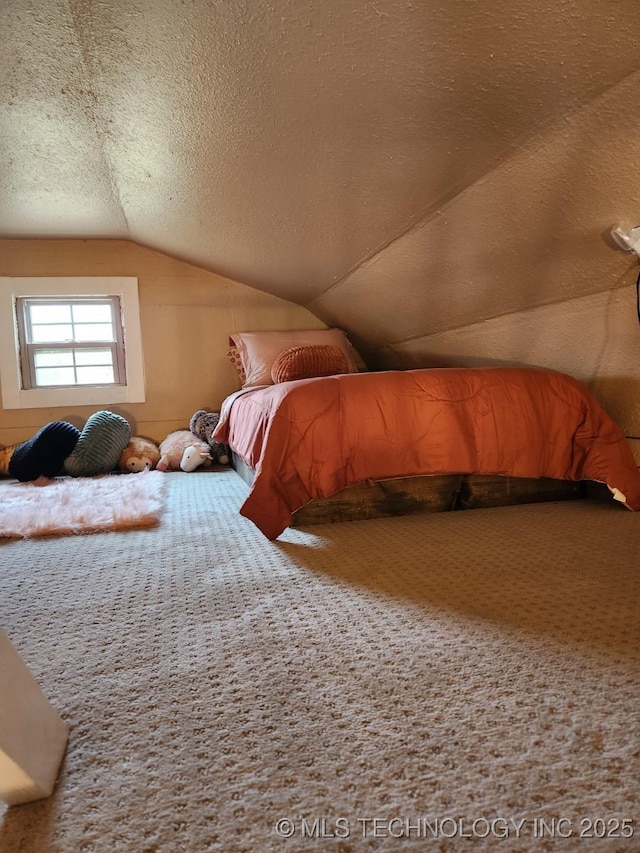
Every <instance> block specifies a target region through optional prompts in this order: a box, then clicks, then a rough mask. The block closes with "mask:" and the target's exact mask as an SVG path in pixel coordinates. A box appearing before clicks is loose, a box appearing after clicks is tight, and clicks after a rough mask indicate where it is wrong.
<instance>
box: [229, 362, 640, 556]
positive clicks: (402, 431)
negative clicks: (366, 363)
mask: <svg viewBox="0 0 640 853" xmlns="http://www.w3.org/2000/svg"><path fill="white" fill-rule="evenodd" d="M214 437H215V439H216V440H217V441H221V442H224V443H226V444H229V445H230V446H231V448H232V449H233V450H234V451H235V452H236V453H237V454H238V455H239V456H240V458H241V459H243V460H244V461H245V462H246V463H247V464H248V465H249V466H251V467H252V468H254V469H255V472H256V476H255V480H254V483H253V486H252V488H251V492H250V494H249V496H248V497H247V499H246V501H245V502H244V504H243V506H242V508H241V510H240V512H241V513H242V515H244V516H246V517H247V518H249V519H251V520H252V521H253V522H254V523H255V524H256V525H257V526H258V528H259V529H260V530H261V531H262V532H263V533H264V534H265V536H267V537H268V538H269V539H275V538H277V537H278V536H279V535H280V533H282V531H283V530H284V529H285V528H286V527H287V526H288V525H289V524H290V523H291V515H292V513H293V512H295V510H297V509H299V508H300V507H302V506H304V505H305V504H306V503H308V501H310V500H312V499H313V498H319V497H328V496H329V495H332V494H334V493H335V492H337V491H339V490H340V489H343V488H346V487H347V486H351V485H355V484H356V483H359V482H362V481H363V480H368V479H372V480H384V479H389V478H392V477H410V476H417V475H429V474H449V473H457V474H465V473H476V474H502V475H509V476H512V477H529V478H538V477H552V478H555V479H564V480H583V479H586V480H598V481H601V482H603V483H607V485H608V486H609V487H610V488H611V489H612V490H613V489H617V490H619V492H620V493H621V494H620V495H619V496H618V497H619V499H620V500H621V501H622V502H623V503H625V504H626V506H627V507H628V508H629V509H632V510H640V472H639V471H638V467H637V466H636V464H635V462H634V459H633V455H632V453H631V450H630V448H629V444H628V442H627V440H626V439H625V437H624V435H623V434H622V432H621V430H620V429H619V427H618V426H617V425H616V424H615V423H614V422H613V420H612V419H611V418H610V417H609V415H608V414H607V413H606V412H605V411H604V409H603V408H602V407H601V406H600V404H599V403H598V402H597V401H596V399H595V398H594V397H593V395H592V394H591V392H590V391H589V390H588V389H587V388H586V386H584V385H583V384H582V383H580V382H578V381H577V380H575V379H572V378H571V377H569V376H565V375H563V374H560V373H555V372H553V371H548V370H536V369H528V368H499V367H498V368H480V369H477V368H439V369H434V370H431V369H430V370H409V371H384V372H380V373H360V374H347V375H340V376H329V377H324V378H320V379H302V380H298V381H295V382H283V383H281V384H278V385H270V386H264V387H261V388H258V389H255V390H250V391H244V392H240V393H239V394H236V395H232V397H231V398H228V399H227V401H225V405H224V406H223V411H222V419H221V422H220V424H219V425H218V428H217V429H216V432H215V435H214Z"/></svg>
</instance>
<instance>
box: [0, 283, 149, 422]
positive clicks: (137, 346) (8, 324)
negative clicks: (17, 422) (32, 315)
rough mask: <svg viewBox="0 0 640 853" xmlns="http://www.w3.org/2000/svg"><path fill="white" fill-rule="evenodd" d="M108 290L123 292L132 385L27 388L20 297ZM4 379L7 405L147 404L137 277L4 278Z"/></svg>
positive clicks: (0, 345) (0, 354) (0, 342)
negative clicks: (20, 333) (18, 307)
mask: <svg viewBox="0 0 640 853" xmlns="http://www.w3.org/2000/svg"><path fill="white" fill-rule="evenodd" d="M105 295H106V296H117V297H118V298H119V300H120V306H121V311H122V325H123V327H124V335H125V340H124V344H125V346H124V355H125V371H126V384H125V385H89V386H87V385H76V386H65V387H60V386H58V387H40V388H29V389H24V388H22V387H21V385H22V382H21V376H20V344H19V340H20V339H19V336H18V320H17V316H16V299H17V298H19V297H34V298H45V299H46V298H48V297H55V296H60V297H75V298H82V297H86V296H105ZM0 383H1V386H2V405H3V408H5V409H31V408H56V407H60V406H87V405H89V406H103V405H106V404H113V403H144V402H145V386H144V362H143V354H142V335H141V330H140V308H139V302H138V279H137V278H134V277H132V276H64V277H59V276H56V277H16V276H3V277H0Z"/></svg>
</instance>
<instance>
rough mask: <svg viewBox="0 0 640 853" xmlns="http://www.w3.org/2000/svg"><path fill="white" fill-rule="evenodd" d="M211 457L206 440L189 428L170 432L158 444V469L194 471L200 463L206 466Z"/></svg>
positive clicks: (209, 462)
mask: <svg viewBox="0 0 640 853" xmlns="http://www.w3.org/2000/svg"><path fill="white" fill-rule="evenodd" d="M211 462H212V458H211V452H210V450H209V445H208V444H207V443H206V441H202V440H201V439H199V438H197V437H196V436H195V435H194V434H193V433H192V432H191V430H188V429H178V430H175V432H170V433H169V435H168V436H167V437H166V438H165V439H164V441H162V442H161V444H160V461H159V462H158V464H157V465H156V468H157V469H158V471H179V470H182V471H195V470H196V468H199V467H200V466H201V465H204V466H205V467H208V466H210V465H211Z"/></svg>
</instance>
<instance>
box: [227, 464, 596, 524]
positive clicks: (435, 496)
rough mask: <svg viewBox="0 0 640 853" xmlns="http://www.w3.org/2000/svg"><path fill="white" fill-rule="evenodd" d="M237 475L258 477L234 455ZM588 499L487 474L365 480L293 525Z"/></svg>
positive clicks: (557, 486)
mask: <svg viewBox="0 0 640 853" xmlns="http://www.w3.org/2000/svg"><path fill="white" fill-rule="evenodd" d="M231 464H232V466H233V468H234V470H235V471H236V473H237V474H238V475H239V476H240V477H242V479H243V480H244V481H245V483H247V485H249V486H251V484H252V483H253V478H254V476H255V472H254V471H253V469H252V468H251V467H250V466H249V465H247V463H246V462H244V461H243V460H242V459H240V457H239V456H237V455H236V454H235V453H233V452H232V454H231ZM586 496H587V488H586V485H585V483H584V482H582V481H580V482H574V481H571V480H553V479H549V478H542V479H527V478H523V477H507V476H499V475H485V474H443V475H430V476H424V477H398V478H394V479H389V480H367V481H365V482H363V483H358V484H357V485H355V486H350V487H349V488H347V489H343V490H342V491H340V492H336V494H334V495H331V496H330V497H328V498H318V499H316V500H312V501H310V502H309V503H308V504H307V505H306V506H304V507H302V508H301V509H299V510H297V511H296V512H295V513H294V514H293V521H292V524H293V526H294V527H299V526H302V525H306V524H327V523H331V522H336V521H355V520H358V519H365V518H385V517H389V516H396V515H413V514H416V513H429V512H447V511H451V510H461V509H480V508H486V507H493V506H512V505H516V504H524V503H539V502H548V501H561V500H580V499H582V498H585V497H586Z"/></svg>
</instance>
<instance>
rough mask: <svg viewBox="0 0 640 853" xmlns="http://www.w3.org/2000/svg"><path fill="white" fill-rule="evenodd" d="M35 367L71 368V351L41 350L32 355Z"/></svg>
mask: <svg viewBox="0 0 640 853" xmlns="http://www.w3.org/2000/svg"><path fill="white" fill-rule="evenodd" d="M33 360H34V362H35V365H36V367H66V366H67V365H68V366H70V367H73V350H70V349H41V350H36V352H34V354H33Z"/></svg>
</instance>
